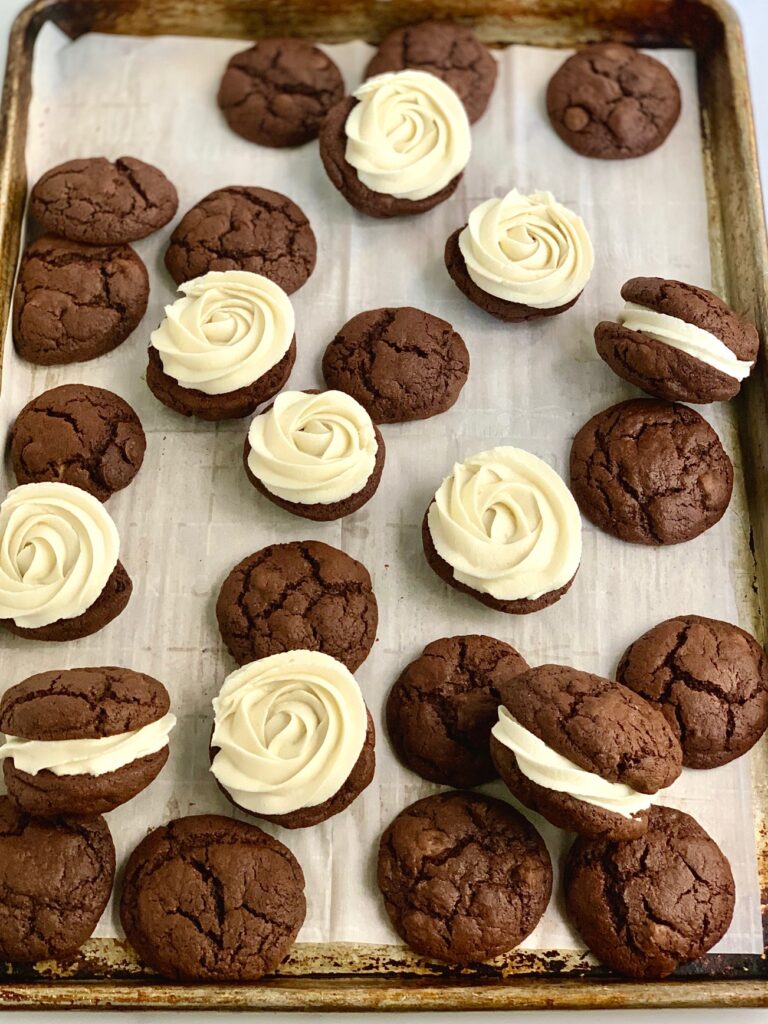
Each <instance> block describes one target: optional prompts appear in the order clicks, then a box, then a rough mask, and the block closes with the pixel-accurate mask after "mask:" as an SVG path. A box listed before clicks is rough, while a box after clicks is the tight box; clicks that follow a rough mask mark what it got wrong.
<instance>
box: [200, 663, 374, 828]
mask: <svg viewBox="0 0 768 1024" xmlns="http://www.w3.org/2000/svg"><path fill="white" fill-rule="evenodd" d="M213 712H214V727H213V736H212V738H211V746H212V747H218V748H219V750H218V753H217V754H216V756H215V757H214V759H213V762H212V764H211V771H212V772H213V774H214V775H215V777H216V779H217V780H218V781H219V783H221V785H222V786H223V787H224V789H226V790H227V791H228V792H229V793H230V795H231V796H232V799H233V800H234V801H235V803H237V804H239V806H241V807H244V808H245V809H246V810H249V811H253V812H254V813H255V814H270V815H273V814H287V813H290V812H291V811H297V810H299V809H300V808H303V807H315V806H316V805H317V804H321V803H323V802H324V801H325V800H328V799H329V798H330V797H332V796H334V795H335V794H336V793H337V792H338V791H339V790H340V789H341V787H342V786H343V784H344V783H345V782H346V780H347V778H348V777H349V774H350V772H351V771H352V769H353V768H354V766H355V763H356V762H357V759H358V757H359V756H360V752H361V750H362V749H363V744H364V743H365V735H366V730H367V724H368V721H367V720H368V715H367V711H366V707H365V702H364V701H363V695H362V693H361V692H360V687H359V686H358V685H357V682H356V681H355V677H354V676H353V675H352V673H351V672H350V671H349V669H347V668H346V667H345V666H344V665H342V664H341V662H339V661H336V660H335V658H331V657H330V656H329V655H327V654H322V653H321V652H319V651H288V652H285V653H283V654H273V655H272V656H271V657H269V658H262V659H261V660H260V661H252V662H250V664H248V665H243V667H242V668H240V669H237V671H235V672H233V673H232V674H231V675H230V676H228V677H227V678H226V679H225V681H224V685H223V686H222V688H221V691H220V693H219V695H218V697H215V698H214V700H213Z"/></svg>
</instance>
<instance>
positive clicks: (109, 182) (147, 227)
mask: <svg viewBox="0 0 768 1024" xmlns="http://www.w3.org/2000/svg"><path fill="white" fill-rule="evenodd" d="M178 205H179V200H178V196H177V195H176V189H175V188H174V187H173V185H172V184H171V182H170V181H169V180H168V179H167V178H166V176H165V175H164V174H163V172H162V171H160V170H158V169H157V167H153V166H152V165H151V164H145V163H144V162H143V161H142V160H136V159H135V158H134V157H131V156H121V157H119V158H118V159H117V160H115V161H114V162H112V161H111V160H107V159H106V158H105V157H103V156H100V157H92V158H90V159H87V160H68V161H67V162H66V163H63V164H59V165H58V166H57V167H53V168H51V170H50V171H46V173H45V174H44V175H43V176H42V178H40V179H39V181H38V182H37V183H36V184H35V185H34V187H33V188H32V192H31V193H30V197H29V209H30V212H31V214H32V216H33V217H34V218H35V220H36V221H37V222H38V223H39V224H40V225H41V226H42V227H43V229H44V230H45V231H50V232H51V233H52V234H54V235H59V236H60V237H61V238H68V239H70V241H73V242H87V243H89V244H90V245H118V244H120V243H121V242H132V241H135V240H136V239H138V238H145V237H146V236H147V235H150V234H152V232H153V231H157V229H158V228H161V227H162V226H163V225H164V224H167V223H168V221H169V220H170V219H171V218H172V217H173V215H174V214H175V213H176V210H177V208H178Z"/></svg>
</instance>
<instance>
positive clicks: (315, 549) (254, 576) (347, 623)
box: [216, 540, 379, 672]
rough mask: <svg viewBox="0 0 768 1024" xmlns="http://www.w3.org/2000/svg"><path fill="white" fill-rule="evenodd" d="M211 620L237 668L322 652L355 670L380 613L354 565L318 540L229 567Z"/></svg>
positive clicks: (273, 549)
mask: <svg viewBox="0 0 768 1024" xmlns="http://www.w3.org/2000/svg"><path fill="white" fill-rule="evenodd" d="M216 618H217V620H218V623H219V630H220V631H221V636H222V639H223V640H224V643H225V644H226V646H227V649H228V650H229V653H230V654H231V655H232V657H233V658H234V659H235V661H236V662H237V663H238V664H239V665H244V664H245V663H246V662H249V661H255V660H256V659H257V658H265V657H267V655H270V654H277V653H278V652H280V651H293V650H309V651H323V653H325V654H329V655H330V656H331V657H332V658H336V659H337V660H338V661H341V662H343V664H345V665H346V666H347V668H348V669H349V670H350V672H354V671H355V669H357V668H359V667H360V665H362V663H363V662H364V661H365V659H366V658H367V657H368V654H369V653H370V650H371V647H372V646H373V642H374V640H375V639H376V626H377V625H378V620H379V613H378V606H377V604H376V598H375V596H374V593H373V590H372V589H371V577H370V575H369V574H368V570H367V569H366V568H365V566H364V565H361V563H360V562H357V561H355V559H354V558H350V556H349V555H346V554H345V553H344V552H343V551H339V550H338V548H333V547H331V546H330V545H329V544H323V543H321V542H320V541H317V540H306V541H293V542H291V543H288V544H272V545H270V546H269V547H266V548H262V549H261V551H257V552H256V553H255V554H253V555H249V556H248V558H244V559H243V561H242V562H240V563H239V564H238V565H236V566H235V568H234V569H233V570H232V571H231V572H230V574H229V575H228V576H227V578H226V579H225V580H224V584H223V586H222V588H221V591H220V593H219V598H218V601H217V602H216Z"/></svg>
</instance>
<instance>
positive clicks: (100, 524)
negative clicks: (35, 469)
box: [0, 483, 120, 629]
mask: <svg viewBox="0 0 768 1024" xmlns="http://www.w3.org/2000/svg"><path fill="white" fill-rule="evenodd" d="M119 553H120V539H119V537H118V534H117V527H116V526H115V524H114V522H113V521H112V519H111V517H110V515H109V513H108V512H107V510H106V509H105V508H104V506H103V505H102V503H101V502H100V501H99V500H98V499H97V498H94V497H93V495H92V494H88V493H87V492H86V491H83V490H81V489H80V488H79V487H73V486H71V485H70V484H60V483H38V484H22V485H21V486H20V487H15V488H14V489H13V490H12V491H10V492H9V494H8V496H7V497H6V499H5V501H4V502H3V503H2V505H0V619H12V620H13V621H14V622H15V623H16V625H17V626H21V627H24V628H27V629H36V628H38V627H40V626H48V625H50V624H51V623H52V622H58V620H59V619H74V618H76V617H77V616H78V615H82V614H83V612H85V611H87V610H88V608H90V607H91V605H92V604H93V603H94V602H95V601H96V600H97V598H98V597H99V595H100V594H101V592H102V591H103V589H104V587H105V586H106V583H107V581H108V579H109V577H110V576H111V575H112V572H113V570H114V568H115V566H116V565H117V559H118V555H119Z"/></svg>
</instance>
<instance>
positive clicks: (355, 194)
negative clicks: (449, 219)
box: [319, 96, 461, 218]
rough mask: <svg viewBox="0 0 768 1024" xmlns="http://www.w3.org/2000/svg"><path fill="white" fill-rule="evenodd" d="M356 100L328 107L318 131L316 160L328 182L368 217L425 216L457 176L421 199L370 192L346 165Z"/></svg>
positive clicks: (347, 99)
mask: <svg viewBox="0 0 768 1024" xmlns="http://www.w3.org/2000/svg"><path fill="white" fill-rule="evenodd" d="M356 103H357V100H356V99H355V98H354V97H353V96H347V97H345V98H344V99H343V100H342V101H341V102H340V103H337V104H336V106H335V107H332V108H331V110H330V111H329V113H328V116H327V117H326V118H325V120H324V121H323V123H322V126H321V128H320V136H319V138H320V158H321V159H322V161H323V166H324V167H325V171H326V174H327V175H328V177H329V178H330V179H331V183H332V184H333V185H334V187H335V188H337V189H338V190H339V192H341V194H342V195H343V196H344V198H345V199H346V200H347V202H348V203H349V205H350V206H353V207H354V208H355V209H356V210H359V211H360V213H364V214H366V215H367V216H368V217H379V218H387V217H405V216H410V215H411V214H416V213H426V212H427V210H431V209H432V208H433V207H435V206H437V205H438V204H439V203H442V202H444V200H446V199H448V198H449V197H450V196H452V195H453V193H454V192H455V191H456V189H457V188H458V185H459V182H460V181H461V174H457V175H456V177H455V178H453V179H452V180H451V181H449V182H448V184H447V185H446V186H445V187H444V188H442V189H440V191H439V192H435V193H434V194H433V195H431V196H427V197H426V198H424V199H402V198H398V197H397V196H393V195H389V194H388V193H385V192H374V191H373V189H370V188H368V186H367V185H364V184H363V183H362V181H361V180H360V178H359V177H358V174H357V171H356V170H355V168H354V167H353V166H352V165H351V164H350V163H348V162H347V158H346V151H347V133H346V131H345V126H346V123H347V118H348V117H349V115H350V113H351V112H352V109H353V107H354V106H355V104H356Z"/></svg>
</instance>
